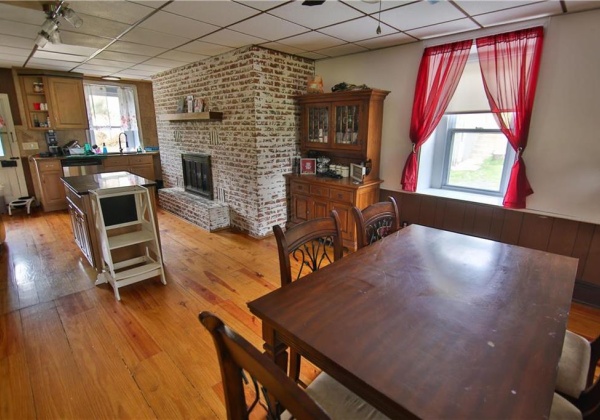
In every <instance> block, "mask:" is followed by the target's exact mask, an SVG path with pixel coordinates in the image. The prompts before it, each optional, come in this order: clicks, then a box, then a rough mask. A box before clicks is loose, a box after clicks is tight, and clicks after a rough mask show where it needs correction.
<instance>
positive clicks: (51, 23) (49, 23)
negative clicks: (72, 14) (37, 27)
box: [42, 19, 58, 34]
mask: <svg viewBox="0 0 600 420" xmlns="http://www.w3.org/2000/svg"><path fill="white" fill-rule="evenodd" d="M56 29H58V22H57V21H55V20H53V19H46V20H45V21H44V24H43V25H42V31H43V32H46V33H47V34H50V33H52V32H53V31H55V30H56Z"/></svg>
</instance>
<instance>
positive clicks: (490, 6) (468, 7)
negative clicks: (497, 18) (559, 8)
mask: <svg viewBox="0 0 600 420" xmlns="http://www.w3.org/2000/svg"><path fill="white" fill-rule="evenodd" d="M536 1H542V0H516V1H514V0H504V1H473V0H457V1H456V4H458V6H459V7H460V8H461V9H463V10H464V11H465V12H467V13H468V14H470V15H481V14H483V13H490V12H497V11H499V10H504V9H510V8H512V7H519V6H524V5H526V4H530V3H535V2H536Z"/></svg>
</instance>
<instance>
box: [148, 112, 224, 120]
mask: <svg viewBox="0 0 600 420" xmlns="http://www.w3.org/2000/svg"><path fill="white" fill-rule="evenodd" d="M159 118H160V119H161V120H168V121H222V120H223V113H222V112H214V111H210V112H184V113H180V114H164V115H160V116H159Z"/></svg>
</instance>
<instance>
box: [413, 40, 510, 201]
mask: <svg viewBox="0 0 600 420" xmlns="http://www.w3.org/2000/svg"><path fill="white" fill-rule="evenodd" d="M471 54H472V57H471V58H470V59H469V62H467V65H466V66H465V70H464V72H463V74H462V76H461V80H460V82H459V84H458V87H457V89H456V91H455V93H454V96H453V98H452V101H451V102H450V104H449V106H448V108H447V110H446V114H445V115H444V117H443V118H442V120H441V121H440V123H439V124H438V127H437V128H436V130H435V132H434V133H433V135H432V137H431V138H430V139H429V140H428V141H427V142H425V144H424V145H423V146H422V147H421V151H420V158H419V183H418V186H417V191H422V192H425V193H431V194H438V195H444V196H451V197H461V198H463V197H462V195H461V193H473V194H477V195H478V196H480V197H481V196H487V197H488V198H489V199H492V198H493V199H494V200H496V199H497V198H494V197H502V196H504V193H505V192H506V188H507V185H508V179H509V176H510V170H511V167H512V164H513V162H514V159H515V152H514V150H513V149H512V147H510V145H509V144H508V140H507V139H506V136H505V135H504V134H503V133H502V132H501V131H500V127H499V126H498V123H497V122H496V119H495V118H494V115H493V114H492V113H491V111H490V109H489V104H488V101H487V98H486V96H485V91H484V88H483V82H482V79H481V71H480V69H479V62H478V60H477V53H476V51H475V50H474V49H473V50H472V53H471ZM472 198H473V196H469V198H467V199H472ZM482 200H483V201H484V202H489V201H488V200H487V199H485V198H482Z"/></svg>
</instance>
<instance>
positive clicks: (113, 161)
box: [103, 156, 129, 166]
mask: <svg viewBox="0 0 600 420" xmlns="http://www.w3.org/2000/svg"><path fill="white" fill-rule="evenodd" d="M103 164H104V166H127V165H129V158H128V157H127V156H111V157H108V158H106V159H104V162H103Z"/></svg>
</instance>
